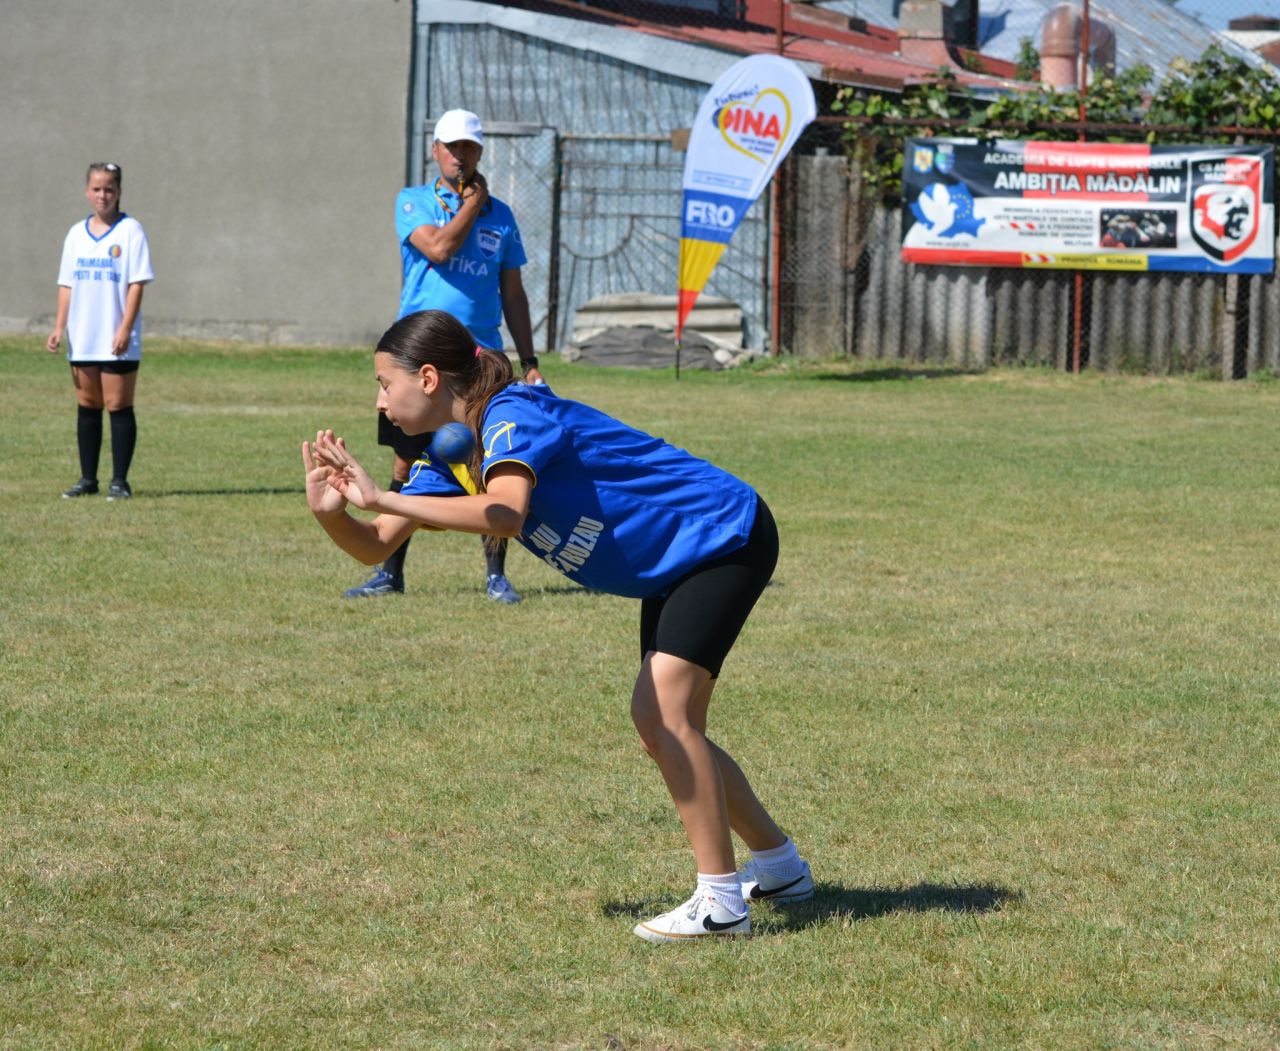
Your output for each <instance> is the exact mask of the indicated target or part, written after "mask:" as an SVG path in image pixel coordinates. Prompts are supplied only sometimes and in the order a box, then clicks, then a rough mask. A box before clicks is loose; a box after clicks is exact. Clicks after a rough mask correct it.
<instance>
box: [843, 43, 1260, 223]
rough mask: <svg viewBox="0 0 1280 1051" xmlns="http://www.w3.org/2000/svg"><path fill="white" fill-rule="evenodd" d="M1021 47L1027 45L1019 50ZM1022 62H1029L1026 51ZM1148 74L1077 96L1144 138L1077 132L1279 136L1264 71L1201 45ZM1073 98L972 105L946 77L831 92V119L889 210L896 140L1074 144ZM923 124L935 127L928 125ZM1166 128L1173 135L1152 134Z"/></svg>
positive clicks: (1128, 74) (1207, 138) (1049, 94)
mask: <svg viewBox="0 0 1280 1051" xmlns="http://www.w3.org/2000/svg"><path fill="white" fill-rule="evenodd" d="M1027 43H1028V45H1029V41H1028V42H1027ZM1025 50H1027V51H1028V53H1027V54H1025V55H1023V56H1022V57H1023V58H1025V59H1026V60H1028V61H1029V60H1030V57H1031V56H1030V53H1029V52H1030V50H1033V49H1030V47H1028V48H1027V49H1025ZM1151 80H1152V72H1151V69H1150V68H1149V67H1148V66H1134V67H1132V68H1131V69H1127V70H1124V71H1123V72H1119V73H1113V74H1103V75H1100V76H1096V79H1093V80H1091V81H1090V83H1089V86H1088V89H1087V91H1086V92H1085V93H1084V99H1083V101H1084V103H1085V110H1086V116H1087V119H1088V120H1089V121H1090V122H1091V123H1097V124H1143V125H1147V126H1148V127H1147V130H1145V131H1140V132H1133V133H1124V134H1118V133H1116V132H1115V131H1107V130H1099V131H1098V132H1096V133H1088V132H1087V133H1086V138H1089V139H1092V140H1094V141H1105V142H1124V141H1145V142H1155V141H1157V140H1159V141H1161V142H1223V141H1231V140H1232V138H1233V135H1232V133H1228V132H1223V131H1222V129H1223V128H1225V127H1247V128H1251V129H1258V130H1265V131H1273V130H1280V80H1278V79H1277V78H1276V76H1275V75H1274V74H1273V73H1271V72H1268V71H1267V70H1264V69H1258V68H1254V67H1253V66H1250V65H1249V64H1247V63H1246V62H1244V61H1242V60H1240V59H1237V58H1234V57H1233V56H1230V55H1227V54H1226V53H1225V52H1223V51H1222V50H1221V49H1219V48H1217V47H1210V48H1209V49H1208V50H1207V51H1205V53H1204V54H1203V55H1202V56H1201V58H1200V59H1199V60H1198V61H1197V62H1194V63H1192V62H1186V61H1183V62H1181V63H1176V64H1175V65H1174V66H1173V67H1172V68H1171V70H1170V72H1169V75H1168V76H1167V77H1166V78H1165V80H1164V82H1163V83H1162V84H1160V85H1159V87H1158V88H1157V89H1156V90H1155V91H1154V92H1150V91H1149V90H1148V88H1149V85H1150V83H1151ZM1080 103H1081V93H1080V92H1078V91H1053V90H1050V89H1041V90H1032V91H1023V92H1011V93H1009V94H1005V95H1001V96H999V97H998V98H995V99H986V98H978V97H977V96H975V95H974V94H973V92H972V91H971V90H969V89H968V88H967V87H965V86H964V85H962V84H960V83H959V82H958V81H957V80H956V77H955V75H954V73H952V72H951V71H949V70H939V71H938V74H937V75H936V76H935V77H934V78H932V79H931V80H929V81H928V82H926V83H923V84H919V85H912V86H910V87H908V88H907V89H906V90H905V91H904V92H903V93H902V94H901V95H881V94H879V93H876V92H867V91H865V90H861V89H856V88H848V87H846V88H841V89H840V90H839V92H837V94H836V98H835V100H834V102H833V103H832V107H831V108H832V110H833V111H834V112H835V113H837V114H843V115H845V116H848V117H855V118H859V119H858V120H856V121H850V122H849V123H847V124H845V126H844V129H845V144H846V149H847V151H848V153H849V154H850V155H851V156H852V157H853V159H854V160H855V162H856V163H857V166H858V170H859V172H860V173H861V176H862V181H863V184H864V185H865V187H866V188H867V190H868V191H869V192H870V193H871V195H873V196H874V197H876V198H878V199H879V200H881V201H882V202H883V203H885V204H889V205H892V204H896V203H898V201H899V200H900V198H901V193H902V158H903V140H904V139H906V138H908V137H916V138H919V137H927V136H930V135H947V136H957V137H974V138H986V139H994V138H1021V139H1074V138H1076V137H1077V134H1078V129H1077V128H1064V127H1063V125H1069V124H1071V123H1073V122H1076V121H1078V120H1079V119H1080ZM931 122H936V124H935V123H931ZM1168 125H1176V126H1178V130H1176V131H1174V130H1171V129H1169V128H1167V127H1164V128H1162V127H1161V126H1168Z"/></svg>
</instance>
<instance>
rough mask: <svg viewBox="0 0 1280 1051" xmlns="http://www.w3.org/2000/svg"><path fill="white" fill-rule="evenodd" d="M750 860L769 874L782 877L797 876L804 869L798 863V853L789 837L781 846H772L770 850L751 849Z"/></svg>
mask: <svg viewBox="0 0 1280 1051" xmlns="http://www.w3.org/2000/svg"><path fill="white" fill-rule="evenodd" d="M751 860H752V861H754V862H755V863H756V865H757V866H758V867H759V868H762V869H764V871H765V872H767V873H769V875H771V876H779V877H782V878H784V879H785V878H787V877H789V876H799V875H800V873H801V872H803V871H804V869H803V867H802V866H801V864H800V853H799V851H797V850H796V845H795V844H794V843H792V842H791V840H790V839H788V840H787V841H786V842H785V843H783V844H782V846H780V847H773V848H772V849H771V850H753V851H752V852H751Z"/></svg>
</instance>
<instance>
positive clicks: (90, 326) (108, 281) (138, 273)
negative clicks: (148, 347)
mask: <svg viewBox="0 0 1280 1051" xmlns="http://www.w3.org/2000/svg"><path fill="white" fill-rule="evenodd" d="M154 279H155V274H154V273H153V272H152V270H151V252H150V249H148V247H147V235H146V233H145V232H144V231H143V229H142V224H141V223H140V222H138V220H137V219H134V218H132V217H130V216H128V215H125V214H124V213H123V212H122V213H121V214H120V218H118V219H117V220H116V222H115V225H114V226H112V227H111V228H110V229H109V230H107V231H106V233H104V234H102V236H101V237H94V236H93V234H92V233H90V232H89V220H88V219H85V220H83V221H81V222H78V223H76V225H75V226H73V227H72V228H71V229H70V230H69V231H68V232H67V237H66V240H65V241H63V243H62V265H61V266H60V267H59V268H58V284H59V285H61V286H63V287H64V288H69V289H71V313H70V315H69V316H68V318H67V331H66V341H67V360H68V361H70V362H72V363H73V364H76V363H84V364H89V363H91V362H95V361H97V362H104V361H138V360H140V359H141V358H142V311H141V310H139V311H138V316H137V318H136V319H135V320H134V323H133V334H132V335H131V336H130V338H129V349H128V351H126V352H125V353H124V354H122V355H121V356H120V357H116V356H115V355H114V354H113V353H111V348H112V344H113V343H114V341H115V334H116V330H117V329H118V328H119V327H120V323H121V322H122V321H123V320H124V305H125V299H126V297H127V295H128V292H129V286H130V285H132V284H138V283H141V282H145V281H152V280H154Z"/></svg>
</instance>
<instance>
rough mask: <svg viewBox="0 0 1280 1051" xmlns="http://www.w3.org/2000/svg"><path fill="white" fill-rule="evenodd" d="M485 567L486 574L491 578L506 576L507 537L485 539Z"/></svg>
mask: <svg viewBox="0 0 1280 1051" xmlns="http://www.w3.org/2000/svg"><path fill="white" fill-rule="evenodd" d="M484 567H485V572H486V573H488V574H489V576H491V577H502V576H506V574H507V538H506V537H505V536H497V537H485V543H484Z"/></svg>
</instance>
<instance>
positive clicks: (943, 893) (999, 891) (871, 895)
mask: <svg viewBox="0 0 1280 1051" xmlns="http://www.w3.org/2000/svg"><path fill="white" fill-rule="evenodd" d="M1022 897H1023V895H1022V892H1021V891H1018V890H1011V889H1009V888H1008V887H1001V886H998V885H996V884H994V883H969V884H946V883H917V884H915V885H914V886H911V887H844V886H841V885H840V884H837V883H818V884H816V885H815V886H814V895H813V900H812V901H806V902H804V903H803V904H800V905H789V906H786V907H777V908H773V909H770V910H768V911H767V912H763V913H758V914H757V916H758V917H759V918H758V919H754V918H753V920H752V926H753V928H754V929H755V930H757V931H758V932H760V933H762V934H763V933H767V932H769V931H779V930H788V931H793V930H800V929H802V928H805V927H815V926H817V925H818V924H821V923H826V922H828V921H830V920H833V919H834V920H840V919H846V918H847V919H851V920H870V919H875V918H876V917H879V916H887V915H889V914H890V913H894V912H973V913H980V912H995V911H997V910H999V909H1001V908H1003V907H1004V906H1005V905H1006V904H1008V903H1010V902H1016V901H1021V900H1022ZM678 904H679V902H677V901H671V900H666V899H663V900H656V899H652V898H650V899H646V900H643V901H611V902H606V903H605V905H604V907H603V908H602V909H601V912H603V913H604V915H605V916H634V917H635V918H636V919H643V918H645V917H646V916H650V915H652V914H653V913H655V912H665V911H666V910H668V909H671V908H674V907H675V906H676V905H678Z"/></svg>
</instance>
